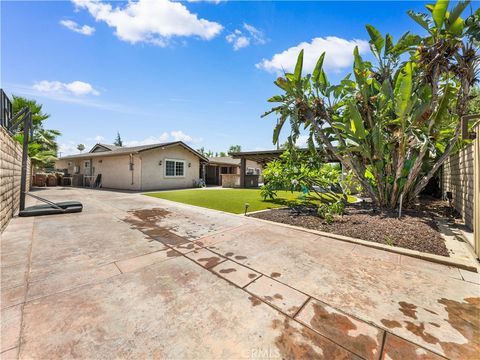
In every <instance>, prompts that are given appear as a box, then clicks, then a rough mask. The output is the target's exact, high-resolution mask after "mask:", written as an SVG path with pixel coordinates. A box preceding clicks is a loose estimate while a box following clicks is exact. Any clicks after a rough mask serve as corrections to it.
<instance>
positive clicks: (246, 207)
mask: <svg viewBox="0 0 480 360" xmlns="http://www.w3.org/2000/svg"><path fill="white" fill-rule="evenodd" d="M249 206H250V204H249V203H245V213H244V215H247V210H248V207H249Z"/></svg>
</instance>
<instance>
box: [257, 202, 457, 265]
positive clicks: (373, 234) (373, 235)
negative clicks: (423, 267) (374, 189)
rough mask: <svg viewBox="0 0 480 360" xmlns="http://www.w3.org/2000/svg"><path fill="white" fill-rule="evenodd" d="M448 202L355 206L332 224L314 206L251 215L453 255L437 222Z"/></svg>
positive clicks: (351, 206)
mask: <svg viewBox="0 0 480 360" xmlns="http://www.w3.org/2000/svg"><path fill="white" fill-rule="evenodd" d="M446 205H447V204H445V203H444V202H436V203H435V202H432V201H429V200H427V201H425V200H424V201H421V202H420V203H419V204H418V205H417V206H416V207H415V209H412V210H404V211H403V212H402V218H401V219H400V220H399V219H398V218H397V216H398V213H397V212H389V211H378V210H374V209H372V206H371V204H369V203H366V202H361V203H356V204H351V205H349V206H348V207H347V208H346V213H345V215H343V216H337V217H336V218H335V221H334V222H333V223H332V224H328V223H326V222H325V220H323V219H321V218H320V217H318V216H317V215H316V209H315V208H313V207H307V206H302V207H294V208H287V209H285V208H281V209H272V210H269V211H264V212H259V213H256V214H251V215H249V216H252V217H255V218H259V219H264V220H270V221H275V222H279V223H283V224H289V225H295V226H301V227H304V228H307V229H313V230H318V231H324V232H329V233H333V234H338V235H344V236H350V237H353V238H357V239H362V240H367V241H373V242H376V243H380V244H384V245H391V246H398V247H403V248H406V249H411V250H417V251H421V252H426V253H430V254H436V255H442V256H449V254H448V250H447V248H446V246H445V240H444V239H443V238H442V236H441V235H440V233H439V231H438V228H437V226H436V224H435V221H434V220H433V217H434V216H439V215H440V216H441V215H444V216H445V214H446V213H447V212H448V211H449V210H448V209H447V210H446V208H448V207H447V206H446Z"/></svg>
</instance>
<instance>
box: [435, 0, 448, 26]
mask: <svg viewBox="0 0 480 360" xmlns="http://www.w3.org/2000/svg"><path fill="white" fill-rule="evenodd" d="M449 3H450V1H449V0H437V2H436V3H435V6H434V7H433V10H432V18H433V22H434V23H435V26H436V27H437V28H438V29H440V28H441V27H442V25H443V22H444V21H445V16H446V14H447V9H448V4H449Z"/></svg>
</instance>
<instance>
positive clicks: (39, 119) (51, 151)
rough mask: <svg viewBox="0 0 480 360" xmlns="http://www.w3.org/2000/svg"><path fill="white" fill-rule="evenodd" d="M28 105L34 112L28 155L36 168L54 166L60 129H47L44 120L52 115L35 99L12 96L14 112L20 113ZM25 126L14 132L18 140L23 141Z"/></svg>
mask: <svg viewBox="0 0 480 360" xmlns="http://www.w3.org/2000/svg"><path fill="white" fill-rule="evenodd" d="M25 107H28V108H30V111H31V113H32V128H33V136H32V138H31V139H30V141H29V146H28V155H29V156H30V159H31V161H32V165H33V166H34V168H36V169H42V168H52V167H53V163H54V162H55V160H56V159H57V151H58V144H57V141H56V138H57V137H58V136H60V135H61V133H60V132H59V131H58V130H52V129H45V128H44V122H45V121H46V120H47V119H48V118H49V117H50V115H49V114H47V113H44V112H43V109H42V108H43V106H42V105H41V104H39V103H37V102H36V101H35V100H31V99H27V98H24V97H21V96H15V95H13V97H12V111H13V114H16V113H18V112H19V111H21V110H22V109H23V108H25ZM22 130H23V127H20V128H19V129H17V133H16V134H14V136H15V138H16V139H17V141H19V142H20V143H22V142H23V132H22Z"/></svg>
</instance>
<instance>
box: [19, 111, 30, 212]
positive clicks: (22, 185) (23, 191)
mask: <svg viewBox="0 0 480 360" xmlns="http://www.w3.org/2000/svg"><path fill="white" fill-rule="evenodd" d="M31 126H32V112H31V111H30V110H28V112H27V115H26V118H25V123H24V124H23V151H22V172H21V176H20V211H22V210H24V209H25V196H26V192H27V167H28V142H29V138H28V137H29V135H30V127H31Z"/></svg>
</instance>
